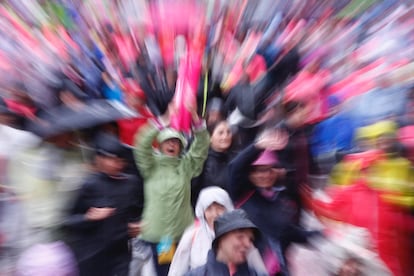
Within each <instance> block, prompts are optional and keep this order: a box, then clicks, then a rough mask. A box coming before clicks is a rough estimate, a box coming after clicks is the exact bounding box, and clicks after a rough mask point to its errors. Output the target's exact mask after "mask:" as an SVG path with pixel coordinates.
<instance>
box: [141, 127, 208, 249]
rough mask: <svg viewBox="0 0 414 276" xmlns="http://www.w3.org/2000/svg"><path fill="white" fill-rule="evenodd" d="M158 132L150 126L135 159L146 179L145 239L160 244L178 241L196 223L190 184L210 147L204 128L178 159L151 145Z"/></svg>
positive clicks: (145, 129) (196, 133) (143, 219)
mask: <svg viewBox="0 0 414 276" xmlns="http://www.w3.org/2000/svg"><path fill="white" fill-rule="evenodd" d="M158 133H159V129H157V128H156V127H155V126H153V125H152V124H148V125H147V126H146V127H145V128H144V129H142V131H140V133H139V135H138V136H137V140H136V145H137V147H136V149H135V159H136V161H137V166H138V168H139V170H140V172H141V174H142V176H143V179H144V199H145V201H144V211H143V218H142V223H143V227H142V235H141V237H142V239H143V240H144V241H147V242H151V243H158V242H160V240H161V238H162V237H165V236H168V237H170V238H172V239H173V240H174V241H175V242H177V241H178V240H179V239H180V238H181V235H182V234H183V233H184V230H185V229H186V228H187V227H188V226H189V225H190V224H191V223H192V222H193V221H194V216H193V210H192V207H191V184H190V181H191V179H192V178H193V177H195V176H198V175H199V174H200V173H201V170H202V168H203V164H204V161H205V159H206V157H207V151H208V146H209V135H208V132H207V130H206V129H205V128H203V129H199V130H196V131H195V134H194V141H193V142H192V144H191V146H190V148H189V150H188V151H187V152H186V153H183V154H182V155H180V156H179V157H169V156H166V155H164V154H160V153H159V152H156V151H154V150H153V148H152V142H153V140H154V138H155V137H156V136H157V135H158Z"/></svg>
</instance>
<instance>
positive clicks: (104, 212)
mask: <svg viewBox="0 0 414 276" xmlns="http://www.w3.org/2000/svg"><path fill="white" fill-rule="evenodd" d="M115 210H116V209H115V208H109V207H104V208H96V207H91V208H89V209H88V211H87V212H86V214H85V219H86V220H91V221H98V220H104V219H106V218H108V217H110V216H111V215H112V214H113V213H114V212H115Z"/></svg>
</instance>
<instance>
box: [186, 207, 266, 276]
mask: <svg viewBox="0 0 414 276" xmlns="http://www.w3.org/2000/svg"><path fill="white" fill-rule="evenodd" d="M214 233H215V238H214V240H213V243H212V250H210V252H209V253H208V257H207V263H206V264H205V265H203V266H200V267H198V268H195V269H193V270H191V271H190V272H188V273H187V274H185V275H186V276H198V275H214V276H216V275H217V276H220V275H226V276H227V275H246V276H249V275H266V272H261V271H257V270H256V269H253V268H252V267H249V265H248V264H247V258H248V254H249V252H250V251H251V250H252V249H253V248H254V242H255V240H256V239H258V238H259V237H260V232H259V229H258V228H257V227H256V225H254V223H253V222H252V221H251V220H249V219H248V217H247V214H246V212H245V211H243V210H242V209H236V210H233V211H229V212H225V213H224V214H222V215H221V216H219V217H218V218H216V220H215V221H214Z"/></svg>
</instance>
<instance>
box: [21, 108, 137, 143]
mask: <svg viewBox="0 0 414 276" xmlns="http://www.w3.org/2000/svg"><path fill="white" fill-rule="evenodd" d="M139 116H140V115H139V114H137V113H136V112H134V111H132V110H131V109H129V108H128V107H126V106H125V105H123V104H121V103H119V102H116V101H109V100H91V101H88V102H85V104H84V105H82V106H80V107H76V108H71V107H68V106H60V107H56V108H53V109H49V110H46V111H43V112H42V113H40V114H38V118H37V119H36V120H32V121H30V122H28V123H27V125H26V130H28V131H31V132H32V133H34V134H36V135H38V136H40V137H42V138H48V137H52V136H55V135H58V134H61V133H65V132H69V131H74V130H80V129H87V128H91V127H94V126H98V125H102V124H105V123H109V122H114V121H116V120H119V119H126V118H135V117H139Z"/></svg>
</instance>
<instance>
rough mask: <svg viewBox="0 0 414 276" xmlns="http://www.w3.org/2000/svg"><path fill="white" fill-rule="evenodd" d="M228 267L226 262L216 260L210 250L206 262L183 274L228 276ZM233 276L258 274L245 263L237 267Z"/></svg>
mask: <svg viewBox="0 0 414 276" xmlns="http://www.w3.org/2000/svg"><path fill="white" fill-rule="evenodd" d="M228 275H230V272H229V268H228V266H227V265H226V264H224V263H221V262H219V261H217V260H216V255H215V254H214V252H213V251H212V250H210V251H209V252H208V256H207V263H206V264H205V265H203V266H200V267H198V268H195V269H192V270H190V271H189V272H187V273H186V274H185V276H228ZM233 276H258V274H257V273H256V272H255V271H254V270H252V269H250V268H249V267H248V266H247V263H244V264H241V265H239V266H238V267H237V272H236V273H235V274H233Z"/></svg>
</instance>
